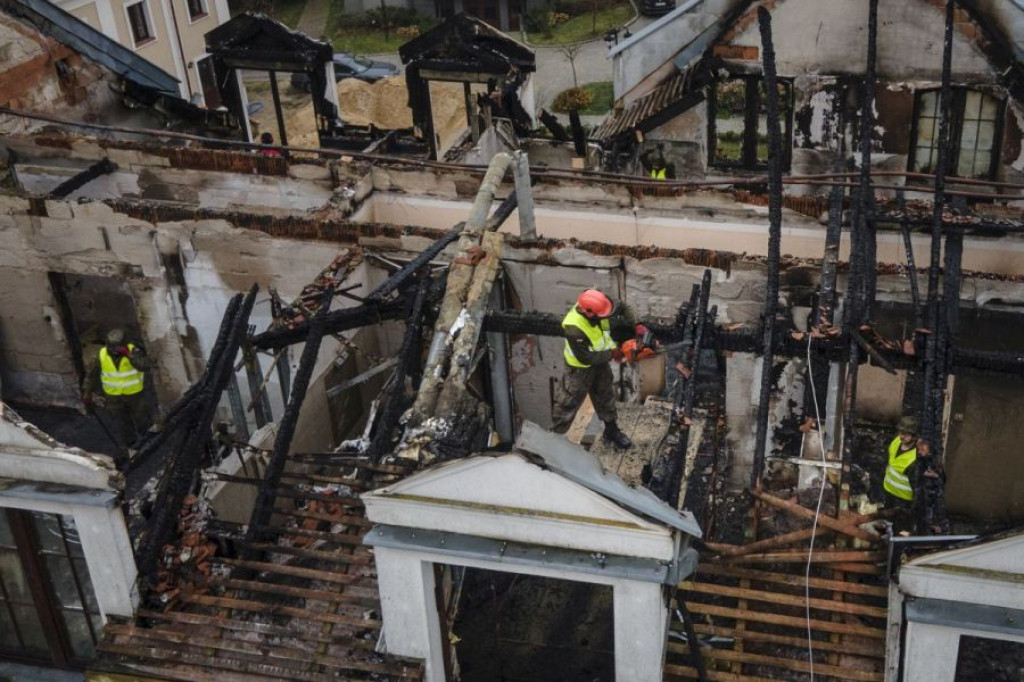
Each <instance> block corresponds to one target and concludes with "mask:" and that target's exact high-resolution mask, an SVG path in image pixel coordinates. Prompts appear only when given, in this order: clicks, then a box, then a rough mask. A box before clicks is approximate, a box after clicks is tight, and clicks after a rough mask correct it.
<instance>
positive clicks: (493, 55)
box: [398, 14, 536, 72]
mask: <svg viewBox="0 0 1024 682" xmlns="http://www.w3.org/2000/svg"><path fill="white" fill-rule="evenodd" d="M398 56H399V57H400V58H401V60H402V63H403V64H409V63H410V62H413V61H458V60H467V61H468V62H470V63H477V64H482V65H488V66H496V65H505V66H506V68H507V67H508V66H515V67H516V68H518V69H519V70H520V71H524V72H532V71H534V70H535V68H536V67H535V64H536V55H535V54H534V52H533V50H531V49H530V48H529V47H527V46H526V45H523V44H522V43H520V42H519V41H517V40H514V39H513V38H510V37H509V36H507V35H505V34H504V33H502V32H501V31H499V30H497V29H495V28H494V27H492V26H490V25H489V24H487V23H485V22H483V21H481V20H479V19H477V18H476V17H471V16H469V15H468V14H456V15H455V16H453V17H450V18H449V19H447V20H445V21H444V22H442V23H441V24H438V25H437V26H435V27H434V28H432V29H430V30H429V31H427V32H426V33H424V34H423V35H420V36H417V37H416V38H413V39H412V40H410V41H409V42H407V43H404V44H403V45H401V46H400V47H399V48H398ZM465 70H473V69H472V68H466V69H465Z"/></svg>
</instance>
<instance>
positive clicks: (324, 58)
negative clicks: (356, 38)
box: [205, 14, 334, 70]
mask: <svg viewBox="0 0 1024 682" xmlns="http://www.w3.org/2000/svg"><path fill="white" fill-rule="evenodd" d="M205 39H206V47H207V50H208V51H209V52H211V53H215V54H216V55H217V56H218V57H220V58H222V59H225V60H226V61H228V62H230V61H232V60H251V61H254V62H261V61H264V62H265V61H275V62H277V63H278V64H279V65H280V66H281V67H286V66H287V67H291V68H295V69H297V70H302V69H309V68H312V67H315V66H318V65H321V64H325V63H327V62H329V61H331V58H332V56H333V54H334V53H333V49H332V48H331V45H330V43H326V42H321V41H319V40H314V39H312V38H310V37H309V36H307V35H306V34H305V33H300V32H299V31H293V30H291V29H290V28H288V27H287V26H285V25H284V24H282V23H280V22H278V21H275V20H273V19H271V18H270V17H267V16H264V15H262V14H239V15H238V16H236V17H235V18H233V19H231V20H230V21H227V22H225V23H223V24H221V25H220V26H218V27H217V28H215V29H213V30H212V31H210V32H209V33H207V34H206V36H205ZM282 70H284V69H283V68H282Z"/></svg>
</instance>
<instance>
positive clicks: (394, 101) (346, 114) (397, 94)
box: [338, 76, 412, 130]
mask: <svg viewBox="0 0 1024 682" xmlns="http://www.w3.org/2000/svg"><path fill="white" fill-rule="evenodd" d="M338 103H339V104H340V105H341V118H342V119H343V120H344V121H345V122H346V123H351V124H352V125H358V126H365V125H370V124H371V123H372V124H373V125H375V126H377V127H379V128H385V129H387V130H395V129H397V128H411V127H412V112H411V111H409V106H408V103H409V92H408V90H406V87H405V78H403V77H401V76H395V77H393V78H382V79H381V80H379V81H377V82H376V83H373V84H370V83H364V82H363V81H361V80H357V79H355V78H346V79H345V80H343V81H341V82H339V83H338Z"/></svg>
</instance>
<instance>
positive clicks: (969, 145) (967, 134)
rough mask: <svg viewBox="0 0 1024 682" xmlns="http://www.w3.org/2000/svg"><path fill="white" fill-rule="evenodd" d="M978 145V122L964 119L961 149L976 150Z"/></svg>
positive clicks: (966, 150)
mask: <svg viewBox="0 0 1024 682" xmlns="http://www.w3.org/2000/svg"><path fill="white" fill-rule="evenodd" d="M977 146H978V122H977V121H967V120H965V121H964V129H963V132H962V133H961V134H960V149H962V150H964V151H965V152H970V151H974V149H975V147H977Z"/></svg>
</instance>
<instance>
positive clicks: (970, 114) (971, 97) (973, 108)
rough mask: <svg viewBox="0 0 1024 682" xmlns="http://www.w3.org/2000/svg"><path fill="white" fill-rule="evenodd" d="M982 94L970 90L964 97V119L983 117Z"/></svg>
mask: <svg viewBox="0 0 1024 682" xmlns="http://www.w3.org/2000/svg"><path fill="white" fill-rule="evenodd" d="M981 98H982V94H981V93H980V92H977V91H975V90H968V91H967V96H966V97H965V99H964V120H977V119H978V118H980V117H981Z"/></svg>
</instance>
